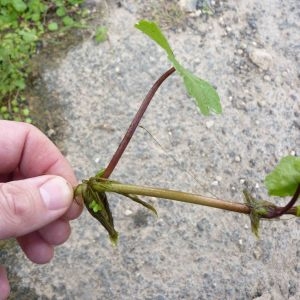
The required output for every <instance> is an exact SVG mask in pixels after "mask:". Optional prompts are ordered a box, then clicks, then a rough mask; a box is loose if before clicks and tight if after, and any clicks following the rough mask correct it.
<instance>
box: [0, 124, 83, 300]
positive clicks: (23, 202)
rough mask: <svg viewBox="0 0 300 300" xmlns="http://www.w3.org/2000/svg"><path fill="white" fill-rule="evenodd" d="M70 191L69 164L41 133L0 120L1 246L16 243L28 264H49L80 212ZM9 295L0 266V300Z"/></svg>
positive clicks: (72, 175) (72, 184)
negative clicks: (10, 240)
mask: <svg viewBox="0 0 300 300" xmlns="http://www.w3.org/2000/svg"><path fill="white" fill-rule="evenodd" d="M74 185H76V178H75V175H74V173H73V171H72V169H71V167H70V165H69V163H68V162H67V160H66V159H65V158H64V156H63V155H62V154H61V153H60V151H59V150H58V149H57V148H56V146H55V145H54V144H53V143H52V142H51V141H50V140H49V139H48V138H47V137H46V136H45V135H44V134H43V133H42V132H40V131H39V130H38V129H37V128H35V127H34V126H32V125H29V124H26V123H18V122H12V121H2V120H0V240H1V239H7V238H12V237H13V238H16V239H17V241H18V243H19V245H20V247H21V248H22V250H23V251H24V253H25V254H26V256H27V257H28V258H29V259H30V260H31V261H33V262H35V263H38V264H43V263H47V262H49V261H50V260H51V258H52V257H53V254H54V247H55V246H56V245H60V244H62V243H64V242H65V241H66V240H67V239H68V237H69V235H70V232H71V228H70V224H69V220H72V219H75V218H77V217H78V216H79V215H80V213H81V211H82V207H80V206H78V205H77V204H76V202H74V201H72V199H73V189H72V186H74ZM9 290H10V288H9V283H8V279H7V276H6V271H5V269H4V268H3V267H2V266H0V300H2V299H6V298H7V297H8V295H9Z"/></svg>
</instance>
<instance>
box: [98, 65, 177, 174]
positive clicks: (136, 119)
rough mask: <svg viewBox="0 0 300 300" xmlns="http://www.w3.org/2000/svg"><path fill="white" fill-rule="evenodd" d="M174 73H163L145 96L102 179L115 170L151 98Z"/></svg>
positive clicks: (173, 69) (171, 70)
mask: <svg viewBox="0 0 300 300" xmlns="http://www.w3.org/2000/svg"><path fill="white" fill-rule="evenodd" d="M174 72H175V68H174V67H172V68H171V69H169V70H168V71H167V72H165V73H164V74H163V75H162V76H161V77H160V78H159V79H158V80H157V81H156V82H155V83H154V85H153V86H152V88H151V89H150V91H149V92H148V94H147V95H146V97H145V99H144V101H143V102H142V104H141V106H140V108H139V110H138V111H137V113H136V115H135V116H134V118H133V120H132V122H131V124H130V126H129V128H128V129H127V132H126V134H125V135H124V137H123V139H122V141H121V143H120V145H119V147H118V149H117V151H116V152H115V154H114V155H113V157H112V159H111V161H110V162H109V164H108V166H107V168H106V169H105V171H104V174H103V176H102V177H103V178H108V177H109V176H110V175H111V173H112V172H113V170H114V169H115V167H116V165H117V164H118V162H119V160H120V158H121V156H122V155H123V153H124V151H125V149H126V147H127V145H128V144H129V142H130V140H131V138H132V136H133V134H134V132H135V130H136V128H137V126H138V125H139V123H140V121H141V119H142V117H143V115H144V113H145V111H146V109H147V107H148V106H149V104H150V102H151V100H152V98H153V96H154V95H155V93H156V91H157V90H158V88H159V87H160V85H161V84H162V83H163V82H164V81H165V80H166V79H167V78H168V77H169V76H170V75H171V74H172V73H174Z"/></svg>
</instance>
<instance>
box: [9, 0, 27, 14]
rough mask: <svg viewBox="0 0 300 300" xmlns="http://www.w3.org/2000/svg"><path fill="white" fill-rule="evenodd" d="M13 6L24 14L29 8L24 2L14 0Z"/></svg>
mask: <svg viewBox="0 0 300 300" xmlns="http://www.w3.org/2000/svg"><path fill="white" fill-rule="evenodd" d="M11 4H12V6H13V7H14V9H15V10H16V11H17V12H23V11H24V10H26V8H27V5H26V3H25V2H24V1H22V0H12V1H11Z"/></svg>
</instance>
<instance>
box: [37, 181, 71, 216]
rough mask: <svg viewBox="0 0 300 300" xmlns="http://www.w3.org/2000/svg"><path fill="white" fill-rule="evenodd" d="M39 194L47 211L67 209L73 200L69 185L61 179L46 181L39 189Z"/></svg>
mask: <svg viewBox="0 0 300 300" xmlns="http://www.w3.org/2000/svg"><path fill="white" fill-rule="evenodd" d="M40 194H41V196H42V199H43V201H44V203H45V205H46V207H47V208H48V209H49V210H57V209H62V208H65V207H68V206H69V205H70V204H71V201H72V198H73V191H72V188H71V186H70V185H69V183H68V182H67V181H66V180H64V179H63V178H61V177H56V178H53V179H50V180H48V181H46V182H45V183H44V184H43V185H42V186H41V187H40Z"/></svg>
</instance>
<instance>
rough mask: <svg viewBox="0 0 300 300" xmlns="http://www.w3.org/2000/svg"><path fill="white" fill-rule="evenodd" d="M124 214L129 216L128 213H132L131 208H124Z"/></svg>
mask: <svg viewBox="0 0 300 300" xmlns="http://www.w3.org/2000/svg"><path fill="white" fill-rule="evenodd" d="M124 215H125V216H130V215H132V210H130V209H126V210H125V211H124Z"/></svg>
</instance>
